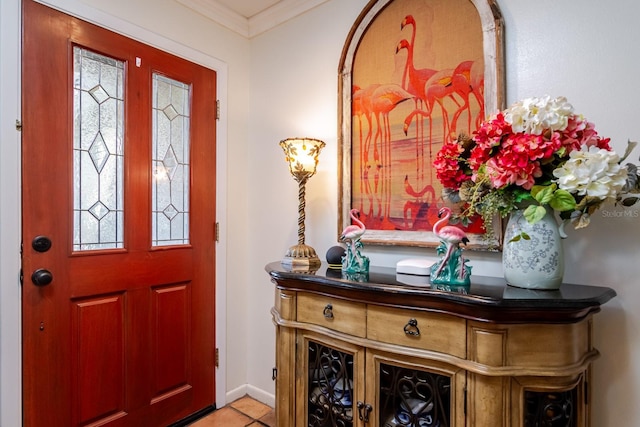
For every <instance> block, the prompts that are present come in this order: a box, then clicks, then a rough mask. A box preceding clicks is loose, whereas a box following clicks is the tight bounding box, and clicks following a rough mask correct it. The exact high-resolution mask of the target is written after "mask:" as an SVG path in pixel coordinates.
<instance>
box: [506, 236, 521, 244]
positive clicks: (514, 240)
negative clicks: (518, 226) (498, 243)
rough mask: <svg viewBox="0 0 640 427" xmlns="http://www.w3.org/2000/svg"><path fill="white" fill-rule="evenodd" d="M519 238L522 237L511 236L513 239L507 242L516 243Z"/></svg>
mask: <svg viewBox="0 0 640 427" xmlns="http://www.w3.org/2000/svg"><path fill="white" fill-rule="evenodd" d="M521 237H522V236H521V235H520V234H516V235H515V236H513V237H512V238H511V240H509V243H513V242H517V241H519V240H520V238H521Z"/></svg>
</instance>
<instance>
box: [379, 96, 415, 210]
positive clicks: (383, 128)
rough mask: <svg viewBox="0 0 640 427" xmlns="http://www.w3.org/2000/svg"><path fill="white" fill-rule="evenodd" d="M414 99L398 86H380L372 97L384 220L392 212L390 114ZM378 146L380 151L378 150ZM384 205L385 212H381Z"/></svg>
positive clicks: (380, 208)
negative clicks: (402, 104)
mask: <svg viewBox="0 0 640 427" xmlns="http://www.w3.org/2000/svg"><path fill="white" fill-rule="evenodd" d="M412 98H413V95H411V94H410V93H409V92H407V91H406V90H404V89H403V88H402V87H400V86H399V85H397V84H383V85H380V86H379V87H377V88H376V89H375V90H374V91H373V94H372V96H371V106H372V111H373V113H374V115H375V118H376V124H377V129H376V133H375V136H374V142H373V143H374V149H373V151H374V153H373V157H374V160H375V161H376V162H378V168H379V169H378V171H379V172H382V177H381V178H382V186H381V188H380V195H381V198H382V201H381V205H379V206H378V214H379V216H380V217H381V218H382V219H383V220H387V219H388V217H389V215H390V210H391V207H390V204H391V123H390V120H389V114H390V113H391V111H393V110H394V109H395V108H396V107H397V106H398V105H399V104H400V103H402V102H404V101H407V100H409V99H412ZM378 141H379V144H378ZM378 145H379V146H380V150H378ZM382 204H383V205H384V212H381V211H382Z"/></svg>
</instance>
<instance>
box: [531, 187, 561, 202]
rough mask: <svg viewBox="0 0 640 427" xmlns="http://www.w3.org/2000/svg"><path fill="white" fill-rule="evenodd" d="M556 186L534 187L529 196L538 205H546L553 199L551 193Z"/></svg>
mask: <svg viewBox="0 0 640 427" xmlns="http://www.w3.org/2000/svg"><path fill="white" fill-rule="evenodd" d="M556 188H557V185H556V184H555V183H554V184H550V185H546V186H544V185H534V186H533V188H532V189H531V195H532V196H533V198H534V199H536V200H537V201H538V202H539V203H540V204H543V205H544V204H547V203H549V201H551V199H552V198H553V193H554V192H555V191H556Z"/></svg>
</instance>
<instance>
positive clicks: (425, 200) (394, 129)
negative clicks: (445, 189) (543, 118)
mask: <svg viewBox="0 0 640 427" xmlns="http://www.w3.org/2000/svg"><path fill="white" fill-rule="evenodd" d="M503 26H504V25H503V20H502V16H501V14H500V11H499V8H498V6H497V4H496V3H495V1H493V0H372V1H371V2H369V4H368V5H367V6H366V7H365V8H364V10H363V11H362V12H361V14H360V16H359V17H358V19H357V20H356V22H355V23H354V25H353V26H352V28H351V31H350V33H349V35H348V37H347V40H346V42H345V45H344V48H343V51H342V56H341V58H340V65H339V88H338V91H339V102H338V104H339V107H338V110H339V141H338V142H339V149H338V155H339V165H340V172H339V200H338V209H339V214H338V235H339V234H340V232H341V231H342V230H343V229H344V228H345V227H346V226H348V225H349V224H350V223H351V218H350V215H349V213H350V211H351V209H358V211H359V212H360V220H362V221H363V222H364V223H365V225H366V226H367V231H366V233H365V234H364V235H363V237H362V242H363V243H371V244H379V245H402V246H422V247H435V246H437V245H438V243H439V239H438V238H437V237H436V236H435V235H434V233H433V232H432V231H431V230H432V227H433V224H434V222H435V220H437V213H438V210H439V208H440V207H441V206H442V205H444V204H449V202H446V201H445V200H444V199H443V198H442V196H441V194H442V186H441V185H440V183H439V182H438V181H437V179H435V172H434V170H433V167H432V161H433V159H434V158H435V155H436V153H437V150H438V148H439V147H440V146H441V145H442V143H443V141H445V139H448V138H455V137H456V135H457V134H459V133H466V134H471V133H472V132H473V131H474V130H475V129H477V127H478V126H479V124H480V122H481V121H482V120H484V119H485V118H486V116H487V115H489V114H492V113H495V112H497V111H498V110H500V109H502V108H503V107H504V106H503V104H504V63H503V62H504V58H503V43H504V42H503ZM479 221H480V220H478V221H477V222H476V223H475V224H473V223H472V224H471V226H469V227H466V228H465V231H466V232H467V236H468V237H469V239H470V244H469V247H470V248H472V249H495V248H499V247H500V244H501V237H502V234H501V226H500V220H499V219H496V224H494V230H496V231H497V232H496V233H494V234H495V235H494V236H492V238H491V239H489V238H486V236H485V235H484V229H483V228H482V225H481V224H480V225H478V222H479ZM496 225H497V226H496Z"/></svg>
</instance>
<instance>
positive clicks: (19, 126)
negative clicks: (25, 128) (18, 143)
mask: <svg viewBox="0 0 640 427" xmlns="http://www.w3.org/2000/svg"><path fill="white" fill-rule="evenodd" d="M16 130H17V131H18V132H22V121H21V120H18V119H16Z"/></svg>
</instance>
